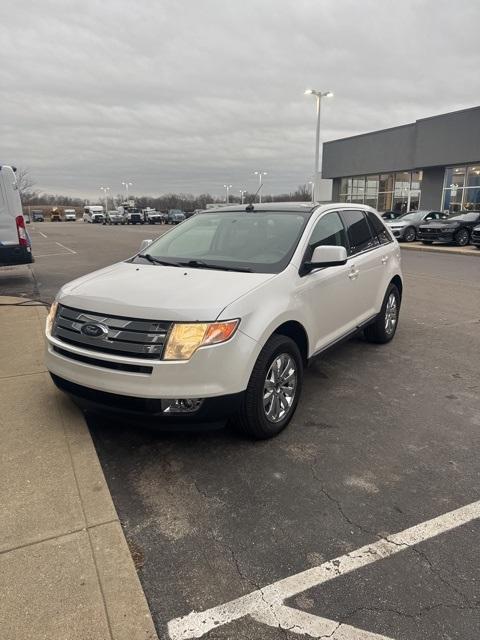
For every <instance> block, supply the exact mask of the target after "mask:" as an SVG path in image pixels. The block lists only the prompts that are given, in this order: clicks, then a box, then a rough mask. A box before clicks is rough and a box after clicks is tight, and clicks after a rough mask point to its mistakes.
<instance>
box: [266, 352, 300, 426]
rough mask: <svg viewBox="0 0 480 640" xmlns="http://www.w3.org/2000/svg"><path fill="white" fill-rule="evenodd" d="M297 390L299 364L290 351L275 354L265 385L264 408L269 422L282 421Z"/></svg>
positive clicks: (290, 406)
mask: <svg viewBox="0 0 480 640" xmlns="http://www.w3.org/2000/svg"><path fill="white" fill-rule="evenodd" d="M296 392H297V365H296V363H295V360H294V359H293V358H292V356H290V355H289V354H288V353H281V354H279V355H277V356H275V358H274V360H273V362H272V363H271V365H270V367H269V369H268V372H267V376H266V378H265V383H264V386H263V410H264V412H265V417H266V418H267V420H268V421H269V422H281V421H282V420H284V419H285V417H286V416H287V415H288V413H289V412H290V410H291V408H292V405H293V401H294V399H295V394H296Z"/></svg>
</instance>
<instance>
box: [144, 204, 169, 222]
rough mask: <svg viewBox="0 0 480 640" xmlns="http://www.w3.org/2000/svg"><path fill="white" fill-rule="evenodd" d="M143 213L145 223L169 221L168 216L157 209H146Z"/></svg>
mask: <svg viewBox="0 0 480 640" xmlns="http://www.w3.org/2000/svg"><path fill="white" fill-rule="evenodd" d="M142 215H143V221H144V223H145V224H165V223H166V221H167V216H166V215H165V214H164V213H162V212H161V211H157V210H156V209H150V208H148V209H144V210H143V211H142Z"/></svg>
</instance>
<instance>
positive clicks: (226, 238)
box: [134, 211, 308, 273]
mask: <svg viewBox="0 0 480 640" xmlns="http://www.w3.org/2000/svg"><path fill="white" fill-rule="evenodd" d="M307 219H308V216H307V214H304V213H303V212H302V213H297V212H287V211H286V212H277V211H268V212H267V211H263V212H247V211H229V212H222V213H215V212H212V213H202V214H200V215H197V216H193V217H192V218H189V219H188V220H186V221H185V222H183V223H182V224H181V225H179V226H178V227H175V228H174V229H172V231H170V232H168V233H166V234H165V235H163V236H161V237H160V238H159V239H158V240H157V241H156V242H154V243H152V244H151V245H150V246H149V247H148V249H146V250H145V254H148V256H149V258H150V260H149V261H150V262H152V258H153V259H156V260H158V261H162V260H164V262H165V263H169V264H172V263H173V265H174V266H175V265H176V266H193V267H196V268H215V267H218V268H219V269H222V268H223V269H231V270H235V269H237V270H239V271H253V272H256V273H279V272H280V271H282V270H283V269H285V267H286V266H287V264H288V263H289V261H290V259H291V257H292V255H293V252H294V251H295V248H296V246H297V243H298V241H299V239H300V236H301V234H302V232H303V229H304V227H305V223H306V220H307ZM134 260H135V261H137V260H138V261H145V258H141V256H140V255H139V256H136V258H134ZM147 260H148V258H147ZM189 263H191V264H189Z"/></svg>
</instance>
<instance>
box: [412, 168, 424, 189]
mask: <svg viewBox="0 0 480 640" xmlns="http://www.w3.org/2000/svg"><path fill="white" fill-rule="evenodd" d="M422 178H423V171H412V183H411V185H410V189H412V190H414V191H416V190H420V189H421V188H422Z"/></svg>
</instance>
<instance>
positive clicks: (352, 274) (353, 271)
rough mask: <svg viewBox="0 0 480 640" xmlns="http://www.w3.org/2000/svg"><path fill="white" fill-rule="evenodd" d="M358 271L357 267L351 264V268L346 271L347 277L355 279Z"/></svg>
mask: <svg viewBox="0 0 480 640" xmlns="http://www.w3.org/2000/svg"><path fill="white" fill-rule="evenodd" d="M359 273H360V271H359V269H355V266H352V268H351V269H350V271H349V272H348V277H349V278H350V280H355V278H356V277H357V276H358V274H359Z"/></svg>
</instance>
